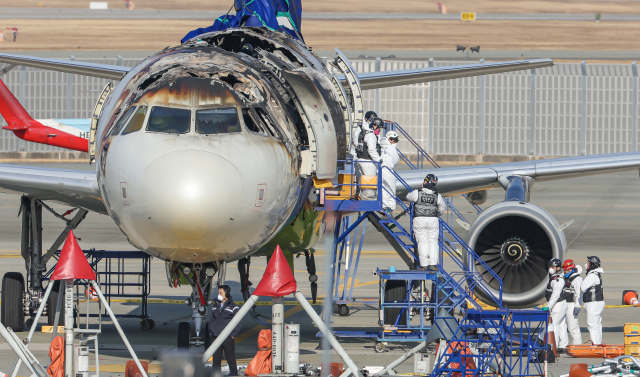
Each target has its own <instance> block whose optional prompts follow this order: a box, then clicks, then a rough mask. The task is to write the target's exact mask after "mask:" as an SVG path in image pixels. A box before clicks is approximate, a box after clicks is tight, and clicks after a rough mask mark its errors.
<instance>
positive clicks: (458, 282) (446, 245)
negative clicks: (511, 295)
mask: <svg viewBox="0 0 640 377" xmlns="http://www.w3.org/2000/svg"><path fill="white" fill-rule="evenodd" d="M383 169H387V171H389V172H390V173H392V174H393V175H394V176H395V177H396V179H397V180H398V182H400V183H401V184H402V185H403V186H404V187H405V188H406V189H407V191H411V188H410V187H409V185H407V183H406V182H405V181H404V180H403V179H402V178H401V177H400V176H399V175H398V174H397V173H396V172H395V171H393V170H391V169H389V168H388V167H386V166H384V167H382V169H381V170H383ZM381 187H382V190H384V191H385V192H386V193H387V194H389V195H390V196H391V197H393V198H394V199H395V201H396V204H397V205H399V206H400V207H401V208H402V209H403V210H404V211H405V212H406V213H407V214H409V216H410V221H411V223H410V224H411V225H410V227H409V229H410V231H409V232H407V231H406V230H405V229H404V228H403V227H402V226H401V225H400V223H399V222H398V221H397V220H396V219H395V218H394V217H393V215H391V214H389V213H388V212H386V211H383V212H382V213H384V215H385V217H386V219H380V223H381V224H383V226H386V225H387V224H394V225H395V226H396V227H394V228H393V229H396V228H398V229H399V232H393V231H392V230H391V229H389V227H387V230H386V231H387V232H388V233H390V234H391V235H392V236H393V237H394V238H395V239H396V240H397V241H398V242H399V243H400V244H402V245H406V244H405V243H404V242H403V241H402V239H400V236H405V237H407V238H409V240H411V249H412V250H408V249H407V248H406V247H405V249H407V251H408V252H409V253H410V254H411V255H413V257H414V258H417V257H416V254H417V250H416V249H417V245H416V244H415V243H414V242H413V239H414V237H413V204H412V205H409V206H407V205H406V204H405V203H404V202H402V201H401V200H400V199H399V198H398V197H397V196H395V195H393V193H391V192H389V190H387V188H386V187H384V185H382V186H381ZM439 222H440V237H439V244H440V254H441V255H440V263H439V268H440V272H441V273H442V274H443V275H444V276H446V279H445V280H446V282H452V286H453V287H454V289H455V290H456V291H457V293H458V294H459V295H460V296H462V297H463V298H467V299H468V300H469V301H470V302H472V303H473V306H475V307H476V308H477V309H480V308H481V307H480V305H479V304H478V303H477V302H476V301H475V299H474V298H473V290H474V289H475V288H480V289H482V290H483V292H485V293H486V294H487V295H488V296H489V297H490V298H491V299H492V300H493V301H494V302H495V304H496V306H497V307H499V308H502V279H501V278H500V276H498V275H497V274H496V273H495V272H494V271H493V270H492V269H491V268H489V266H488V265H487V264H486V263H485V262H484V260H482V258H480V257H479V256H478V254H476V253H475V251H473V249H471V248H470V247H469V245H467V243H466V242H465V241H464V240H463V239H462V238H461V237H460V236H459V235H458V234H457V233H456V232H455V231H454V230H453V229H452V228H451V226H450V225H449V224H447V222H446V221H443V220H442V219H439ZM445 231H446V233H448V234H449V235H450V236H451V237H452V238H453V240H449V239H448V238H447V237H446V235H445ZM452 242H455V243H457V244H459V245H460V246H461V247H462V249H463V251H462V252H464V253H466V256H467V263H465V262H464V261H463V260H462V258H461V255H458V253H457V252H456V249H455V248H454V247H453V246H452ZM445 254H446V255H447V256H448V257H449V258H451V260H453V261H454V263H455V264H456V265H457V266H458V268H460V270H461V271H462V272H459V273H454V274H455V275H453V274H448V273H447V272H446V271H445V270H444V268H443V265H442V262H443V256H444V255H445ZM475 266H481V267H482V268H484V269H485V273H489V274H490V275H491V277H492V278H493V279H495V280H496V281H497V282H498V284H499V286H500V294H499V297H495V295H494V294H493V293H492V292H491V291H489V290H487V289H485V287H484V286H483V285H482V284H481V283H482V280H483V273H480V272H478V271H476V270H475ZM452 275H453V276H452ZM456 276H457V277H458V279H456ZM463 282H466V288H463V287H462V283H463ZM448 295H449V296H448V297H447V298H451V296H452V295H453V292H448Z"/></svg>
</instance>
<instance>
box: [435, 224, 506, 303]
mask: <svg viewBox="0 0 640 377" xmlns="http://www.w3.org/2000/svg"><path fill="white" fill-rule="evenodd" d="M445 232H446V233H448V234H449V235H450V236H451V237H452V238H453V239H454V241H455V242H456V243H457V244H459V245H460V246H461V247H462V251H461V253H460V254H458V252H457V250H456V249H455V248H454V247H453V246H452V245H451V240H449V239H447V237H446V235H445ZM439 242H440V267H441V269H442V262H443V256H444V254H446V255H447V256H448V257H449V258H450V259H451V260H453V261H454V263H455V264H456V265H457V266H458V267H459V268H460V269H461V270H462V271H464V272H465V273H466V274H467V286H468V287H469V288H471V287H473V288H474V289H475V288H479V289H481V290H482V292H484V293H485V294H486V295H487V296H488V297H490V298H491V300H493V301H494V302H495V306H496V307H498V308H502V288H503V287H502V278H500V276H499V275H498V274H497V273H496V272H495V271H493V270H492V269H491V268H490V267H489V265H487V263H486V262H485V261H484V260H483V259H482V258H480V256H479V255H478V254H476V252H475V251H473V249H471V248H470V247H469V245H467V243H466V242H465V241H464V240H463V239H462V238H461V237H460V236H459V235H458V234H457V233H456V232H454V231H453V229H452V228H451V227H450V226H449V224H447V223H446V222H445V221H442V220H440V237H439ZM462 255H465V256H466V263H465V261H464V260H463V259H462V258H461V257H462ZM478 266H480V267H482V268H483V269H484V270H485V272H484V273H487V274H489V275H490V276H491V278H492V280H495V281H497V282H498V285H499V287H500V289H499V290H498V292H499V294H498V297H496V295H495V294H494V293H493V292H492V291H491V290H490V289H488V288H487V287H486V286H485V285H484V284H483V282H484V273H481V272H478V271H477V269H476V268H477V267H478Z"/></svg>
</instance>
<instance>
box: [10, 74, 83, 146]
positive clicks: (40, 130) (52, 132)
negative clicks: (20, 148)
mask: <svg viewBox="0 0 640 377" xmlns="http://www.w3.org/2000/svg"><path fill="white" fill-rule="evenodd" d="M0 114H2V116H3V117H4V119H5V120H6V121H7V126H5V127H2V128H3V129H5V130H10V131H13V133H14V134H15V135H16V136H17V137H19V138H20V139H23V140H26V141H32V142H34V143H40V144H47V145H52V146H55V147H61V148H67V149H73V150H76V151H80V152H88V151H89V140H87V139H85V138H82V137H79V136H74V135H71V134H69V133H66V132H64V131H61V130H58V129H55V128H53V127H48V126H45V125H43V124H42V123H40V122H38V121H37V120H35V119H33V118H31V116H30V115H29V113H27V111H26V110H25V109H24V107H22V105H21V104H20V102H18V100H17V99H16V97H15V96H14V95H13V93H11V91H10V90H9V88H7V86H6V85H5V84H4V82H2V80H0Z"/></svg>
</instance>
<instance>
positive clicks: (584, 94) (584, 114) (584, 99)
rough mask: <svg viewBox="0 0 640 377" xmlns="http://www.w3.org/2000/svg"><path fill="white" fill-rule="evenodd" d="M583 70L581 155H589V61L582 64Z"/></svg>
mask: <svg viewBox="0 0 640 377" xmlns="http://www.w3.org/2000/svg"><path fill="white" fill-rule="evenodd" d="M580 68H581V69H582V101H581V102H582V106H581V108H580V125H581V127H580V128H581V132H580V155H581V156H585V155H586V154H587V61H586V60H583V61H582V63H580Z"/></svg>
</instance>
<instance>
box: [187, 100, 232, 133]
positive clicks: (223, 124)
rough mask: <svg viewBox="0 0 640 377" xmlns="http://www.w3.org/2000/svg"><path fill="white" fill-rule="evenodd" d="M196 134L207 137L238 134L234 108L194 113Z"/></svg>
mask: <svg viewBox="0 0 640 377" xmlns="http://www.w3.org/2000/svg"><path fill="white" fill-rule="evenodd" d="M196 132H198V133H201V134H207V135H216V134H233V133H240V132H242V129H241V128H240V122H239V120H238V111H237V110H236V108H235V107H228V108H223V109H206V110H197V111H196Z"/></svg>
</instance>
